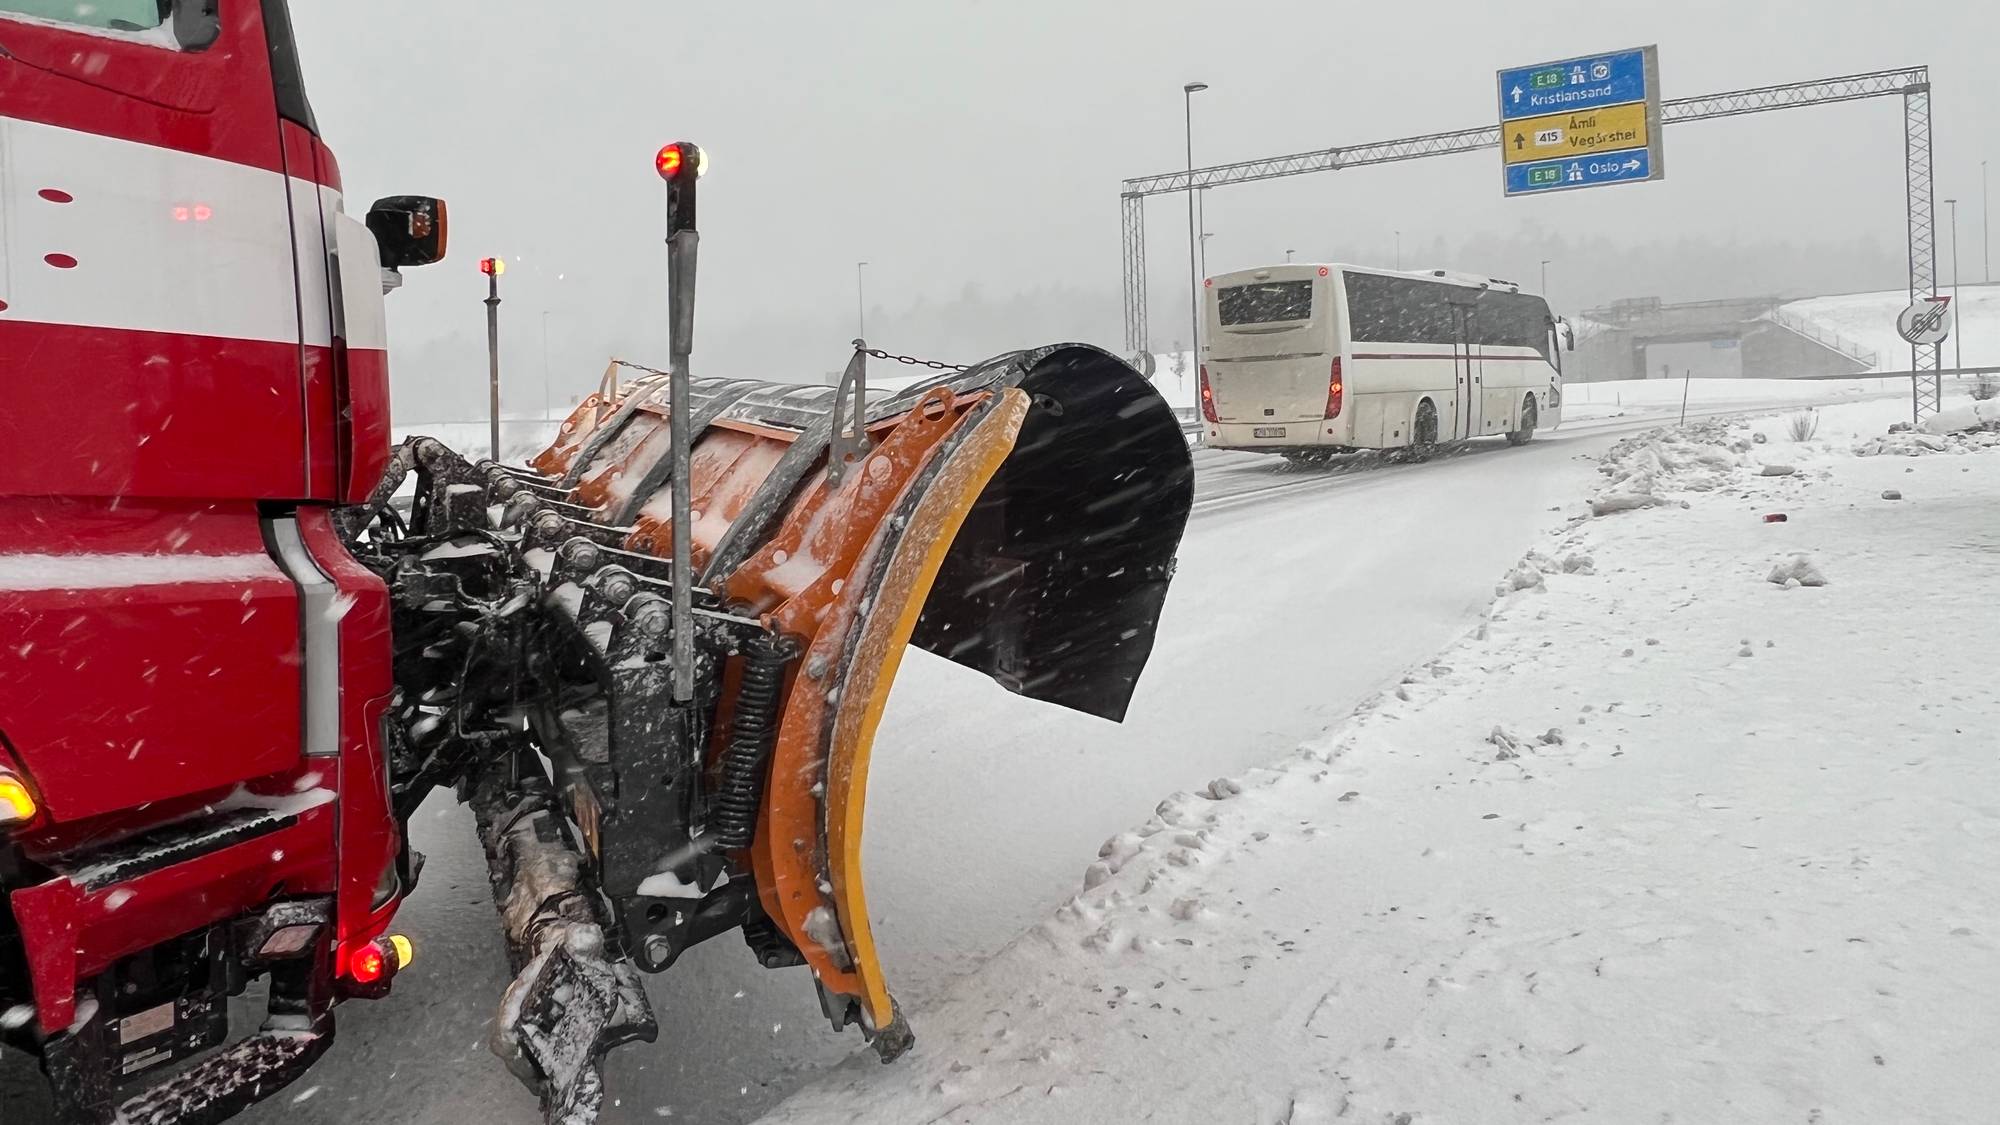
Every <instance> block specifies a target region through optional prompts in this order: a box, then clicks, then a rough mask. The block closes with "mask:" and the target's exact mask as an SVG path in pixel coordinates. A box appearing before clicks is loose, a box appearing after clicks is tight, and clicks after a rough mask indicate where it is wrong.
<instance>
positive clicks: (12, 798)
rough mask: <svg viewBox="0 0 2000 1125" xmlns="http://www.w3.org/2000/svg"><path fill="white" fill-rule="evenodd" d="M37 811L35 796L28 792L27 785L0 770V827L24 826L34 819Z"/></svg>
mask: <svg viewBox="0 0 2000 1125" xmlns="http://www.w3.org/2000/svg"><path fill="white" fill-rule="evenodd" d="M39 811H40V810H39V809H38V808H37V807H36V805H35V795H34V794H33V793H30V792H28V785H27V783H26V782H24V781H22V780H21V779H20V778H18V777H15V776H14V775H13V774H12V773H9V772H8V771H6V770H0V827H5V826H7V825H10V824H26V823H28V822H29V821H31V820H33V819H35V814H36V813H37V812H39Z"/></svg>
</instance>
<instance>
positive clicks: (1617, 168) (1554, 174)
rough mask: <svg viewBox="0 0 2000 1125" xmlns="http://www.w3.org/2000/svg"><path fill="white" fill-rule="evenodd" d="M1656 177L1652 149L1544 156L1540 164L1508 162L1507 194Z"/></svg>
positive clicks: (1595, 185)
mask: <svg viewBox="0 0 2000 1125" xmlns="http://www.w3.org/2000/svg"><path fill="white" fill-rule="evenodd" d="M1652 178H1653V154H1652V151H1651V150H1649V149H1643V148H1631V149H1624V150H1622V151H1619V152H1600V153H1598V154H1597V155H1595V156H1579V157H1575V158H1573V159H1567V160H1544V161H1542V162H1541V163H1539V164H1511V165H1508V167H1507V194H1508V195H1532V194H1534V193H1537V192H1544V191H1567V190H1569V189H1571V188H1586V187H1601V186H1603V185H1605V184H1616V183H1623V182H1625V181H1627V180H1650V179H1652Z"/></svg>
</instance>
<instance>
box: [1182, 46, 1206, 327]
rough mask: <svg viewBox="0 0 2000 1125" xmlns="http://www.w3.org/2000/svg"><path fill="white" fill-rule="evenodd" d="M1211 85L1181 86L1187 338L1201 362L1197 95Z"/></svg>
mask: <svg viewBox="0 0 2000 1125" xmlns="http://www.w3.org/2000/svg"><path fill="white" fill-rule="evenodd" d="M1206 89H1208V83H1206V82H1190V83H1188V84H1187V85H1185V86H1182V87H1181V104H1182V109H1183V110H1184V113H1183V119H1184V120H1185V122H1186V125H1187V167H1188V190H1187V205H1188V273H1189V274H1191V275H1192V276H1190V277H1189V278H1188V331H1189V333H1190V335H1189V336H1188V339H1190V340H1192V341H1194V342H1193V344H1191V345H1190V346H1191V347H1193V348H1194V361H1195V362H1196V363H1197V364H1199V363H1200V362H1201V266H1200V265H1199V264H1198V263H1197V262H1196V257H1197V256H1198V255H1199V254H1200V253H1201V238H1200V236H1199V235H1198V234H1197V233H1196V232H1197V230H1198V229H1199V228H1197V227H1196V226H1195V221H1194V96H1195V95H1196V94H1199V93H1201V92H1202V91H1203V90H1206Z"/></svg>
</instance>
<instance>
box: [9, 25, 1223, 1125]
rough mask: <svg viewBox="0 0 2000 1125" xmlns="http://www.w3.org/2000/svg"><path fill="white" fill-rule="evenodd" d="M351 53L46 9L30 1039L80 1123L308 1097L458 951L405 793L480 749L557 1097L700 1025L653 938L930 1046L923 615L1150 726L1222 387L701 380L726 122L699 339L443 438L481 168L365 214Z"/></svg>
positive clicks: (22, 793) (19, 102)
mask: <svg viewBox="0 0 2000 1125" xmlns="http://www.w3.org/2000/svg"><path fill="white" fill-rule="evenodd" d="M306 93H307V91H306V85H305V82H304V79H303V77H302V75H301V73H300V68H299V63H298V57H297V52H296V48H295V43H294V38H293V32H292V26H291V21H290V18H289V15H288V13H287V10H286V7H285V4H284V3H283V0H107V2H100V3H96V4H89V5H70V4H50V3H35V2H26V0H23V2H12V0H0V532H4V538H3V539H0V1044H4V1045H5V1046H6V1047H8V1048H14V1049H19V1050H23V1051H26V1052H29V1053H31V1054H33V1055H34V1056H36V1057H37V1058H38V1059H39V1061H40V1065H41V1069H42V1071H43V1073H44V1074H45V1075H46V1077H47V1080H48V1084H49V1088H50V1100H51V1103H52V1104H53V1106H54V1107H55V1114H56V1118H57V1120H58V1121H60V1122H62V1123H63V1125H104V1123H108V1122H113V1121H121V1122H130V1123H134V1125H165V1123H184V1122H210V1121H219V1120H223V1119H226V1118H228V1117H230V1116H232V1115H234V1114H236V1113H238V1112H239V1111H241V1110H242V1109H244V1108H245V1107H247V1106H249V1105H251V1104H253V1103H255V1102H257V1101H258V1100H260V1099H262V1098H264V1097H266V1096H269V1095H270V1094H272V1093H273V1092H274V1091H276V1090H279V1089H281V1088H283V1087H284V1086H285V1085H286V1084H287V1083H289V1082H291V1081H292V1080H294V1079H296V1078H297V1077H298V1076H299V1075H301V1074H302V1073H304V1072H305V1071H306V1070H307V1069H308V1068H310V1067H311V1066H312V1064H313V1062H314V1060H315V1059H317V1058H318V1057H319V1056H320V1055H321V1054H322V1053H323V1052H325V1051H326V1050H328V1049H329V1047H330V1046H331V1044H332V1041H333V1037H334V1027H335V1016H336V1014H337V1012H338V1010H339V1008H340V1006H341V1005H342V1004H345V1003H353V1002H362V1001H372V1000H378V999H381V998H383V997H386V996H387V995H388V994H389V993H390V991H391V989H392V988H393V986H394V983H395V980H396V978H397V975H398V974H399V973H401V972H416V971H422V970H421V969H420V968H416V967H415V966H414V957H415V946H414V944H413V942H412V940H411V938H410V937H409V936H406V935H403V934H401V933H400V932H398V931H397V930H396V927H395V919H396V913H397V909H398V906H399V904H400V903H402V902H403V901H404V899H405V898H406V897H407V896H408V895H410V894H411V893H412V892H413V891H414V890H415V888H416V887H417V886H418V883H419V879H420V876H421V873H422V866H423V864H422V857H421V856H420V855H419V854H417V853H416V852H414V851H413V850H412V849H411V848H410V847H409V845H408V838H407V835H406V832H405V825H406V823H407V821H408V818H409V817H410V815H411V814H412V812H413V811H414V810H415V809H416V807H417V806H418V804H419V803H420V802H421V801H423V800H424V799H425V797H426V796H427V795H429V794H431V793H432V792H433V791H435V790H438V789H440V788H445V789H449V790H451V791H453V792H454V793H455V794H456V795H457V797H458V798H459V799H460V800H462V801H464V802H465V803H466V804H467V805H469V806H470V808H471V811H472V813H473V817H472V819H473V821H474V823H475V824H476V830H477V832H478V834H479V840H480V843H481V844H482V846H483V848H484V850H485V853H486V856H487V859H488V861H489V865H490V873H491V881H492V889H493V895H494V900H495V905H496V908H497V913H498V916H499V922H500V925H501V927H502V929H503V931H504V933H505V936H506V939H507V947H508V949H509V952H510V955H511V958H512V962H513V964H512V969H513V971H514V974H515V976H514V980H513V982H512V985H511V986H510V987H509V988H508V989H507V991H506V993H505V995H503V996H499V997H495V998H494V1005H495V1012H496V1029H497V1030H496V1032H495V1036H494V1039H495V1047H496V1051H497V1052H498V1053H499V1055H500V1056H501V1060H502V1061H501V1063H498V1064H496V1065H504V1066H505V1067H506V1068H507V1069H509V1070H511V1071H512V1072H513V1073H515V1074H516V1075H517V1076H518V1077H520V1078H521V1079H522V1080H523V1081H524V1082H525V1084H526V1085H527V1087H528V1088H529V1090H530V1091H532V1093H533V1096H535V1097H537V1098H539V1100H540V1104H541V1107H542V1111H543V1113H544V1115H545V1117H546V1118H547V1120H549V1121H551V1122H565V1123H571V1122H588V1121H589V1120H591V1119H592V1118H593V1117H594V1116H595V1114H596V1112H597V1110H598V1106H599V1102H600V1099H601V1097H602V1093H601V1080H600V1067H601V1064H602V1060H603V1058H604V1055H605V1052H606V1051H608V1050H609V1049H610V1048H612V1047H615V1046H617V1045H619V1044H622V1043H627V1042H631V1041H634V1040H640V1041H654V1040H656V1039H657V1038H659V1037H660V1036H662V1035H665V1036H666V1037H667V1038H668V1039H669V1040H671V1038H672V1037H673V1036H674V1035H675V1034H676V1029H675V1028H674V1027H673V1025H672V1024H671V1023H669V1024H668V1025H667V1026H665V1027H662V1026H661V1021H660V1020H659V1019H658V1018H657V1017H656V1015H655V1013H654V1011H653V1010H652V1007H651V1005H650V1004H649V1002H648V999H647V993H646V990H645V988H644V987H643V983H642V981H643V976H642V974H644V973H651V972H660V971H663V970H666V969H668V968H670V967H671V966H673V965H674V963H675V962H676V960H677V959H678V958H679V957H680V956H681V954H682V953H683V952H685V951H686V950H687V949H688V948H690V947H691V946H693V945H695V944H697V943H699V942H703V941H706V940H709V939H711V938H715V937H718V936H723V935H732V934H733V935H738V936H739V937H740V940H741V941H742V942H743V943H744V944H745V945H746V947H747V950H748V954H749V955H750V956H753V957H755V958H756V959H757V960H758V961H759V962H760V963H761V964H762V965H764V966H766V967H769V968H772V969H782V968H786V967H796V968H795V969H794V971H796V972H797V973H798V974H799V976H800V977H801V979H802V981H806V980H809V981H810V983H811V986H812V988H813V989H814V990H815V991H816V992H817V1001H818V1004H819V1006H820V1008H821V1010H822V1011H823V1013H824V1014H825V1016H826V1017H827V1019H828V1020H829V1021H830V1022H831V1024H832V1025H833V1027H834V1029H836V1030H839V1029H841V1028H845V1027H850V1026H852V1027H856V1028H858V1030H859V1032H860V1034H861V1035H862V1036H864V1037H866V1039H867V1041H868V1042H869V1043H870V1044H872V1046H873V1047H874V1049H875V1050H876V1051H878V1052H879V1053H880V1054H881V1055H882V1057H883V1058H884V1059H885V1060H887V1059H891V1058H893V1057H895V1056H896V1055H897V1054H899V1053H900V1052H902V1051H904V1050H905V1049H907V1048H908V1047H909V1045H910V1044H911V1042H912V1035H911V1030H910V1028H909V1025H908V1023H907V1022H906V1020H905V1019H904V1016H903V1013H902V1012H901V1011H900V1010H899V1009H898V1008H897V1005H896V1001H895V999H894V996H893V994H892V993H891V991H890V987H889V981H888V979H887V976H886V975H885V973H884V970H883V966H882V965H881V964H880V962H879V959H878V957H877V953H876V948H875V943H874V940H873V936H872V934H871V931H870V927H869V914H868V906H867V899H866V897H865V892H864V884H863V879H862V872H861V870H860V842H861V832H862V828H863V825H864V803H865V797H866V791H867V778H868V767H869V759H870V752H871V746H872V743H873V739H874V734H875V730H876V726H877V723H878V722H879V720H880V718H881V716H882V713H883V708H884V706H885V702H886V699H887V696H888V692H889V688H890V685H891V682H892V681H893V679H894V677H895V673H896V669H897V666H898V662H899V660H900V658H901V654H902V653H903V651H904V647H905V646H906V645H910V644H914V645H918V646H921V647H923V648H925V649H927V650H929V651H932V652H934V653H937V654H939V655H941V656H943V657H945V658H947V659H950V660H952V661H955V662H957V663H959V664H962V665H965V666H967V667H969V668H972V669H976V670H977V671H979V672H981V673H984V674H986V675H989V676H991V677H993V678H994V679H996V680H998V681H999V682H1000V683H1002V684H1003V685H1004V686H1006V687H1007V688H1009V689H1010V690H1012V691H1014V692H1016V693H1018V694H1020V695H1023V696H1027V697H1030V698H1033V699H1037V700H1042V701H1046V702H1049V703H1054V704H1057V705H1061V706H1065V707H1069V708H1074V709H1076V710H1079V711H1083V712H1087V713H1090V714H1093V715H1098V716H1102V717H1104V718H1106V719H1110V720H1117V719H1120V718H1122V717H1123V714H1124V711H1125V708H1126V707H1127V705H1128V703H1129V701H1130V698H1131V695H1132V692H1133V689H1134V685H1135V683H1136V681H1137V678H1138V676H1139V675H1140V672H1141V670H1142V669H1143V667H1144V666H1145V663H1146V660H1147V657H1148V654H1149V650H1150V648H1151V645H1152V641H1153V634H1154V628H1155V623H1156V620H1157V617H1158V613H1159V609H1160V606H1161V604H1162V601H1163V599H1164V597H1165V595H1166V590H1167V586H1168V583H1169V581H1170V579H1171V577H1172V573H1173V566H1174V556H1175V552H1176V551H1177V549H1178V545H1179V541H1180V536H1181V533H1182V530H1183V528H1184V526H1185V523H1186V520H1187V516H1188V510H1189V505H1190V502H1191V498H1192V469H1191V466H1190V463H1189V457H1188V451H1187V446H1186V443H1185V441H1184V439H1183V437H1182V434H1181V431H1180V427H1179V424H1178V423H1177V421H1176V420H1175V417H1174V415H1173V412H1172V411H1171V410H1170V409H1169V408H1168V406H1167V405H1166V404H1165V402H1164V401H1162V400H1161V398H1160V397H1159V395H1158V394H1157V393H1156V392H1155V391H1154V390H1153V388H1152V387H1151V386H1150V385H1149V384H1148V383H1147V382H1146V381H1145V380H1144V379H1143V378H1142V377H1141V376H1140V375H1139V374H1138V373H1136V372H1135V371H1134V370H1132V368H1131V367H1129V366H1128V365H1126V364H1125V363H1124V362H1122V361H1120V360H1119V359H1117V358H1116V357H1114V356H1112V355H1110V354H1108V353H1105V352H1103V351H1099V350H1098V349H1095V348H1092V347H1088V346H1083V345H1056V346H1050V347H1041V348H1035V349H1032V350H1026V351H1019V352H1011V353H1007V354H1004V355H1000V356H997V357H995V358H993V359H991V360H988V361H986V362H983V363H978V364H973V365H970V366H968V367H964V368H950V369H944V370H941V371H940V372H939V373H938V374H937V376H936V377H935V378H932V379H930V380H928V381H926V382H922V383H919V384H918V385H915V386H912V387H909V388H907V389H904V390H900V391H897V392H894V393H882V392H879V391H876V390H872V389H870V388H869V387H868V386H867V379H866V361H867V358H868V354H869V353H868V351H867V350H866V349H865V347H864V346H863V345H862V344H861V343H860V342H859V341H856V342H855V344H854V348H853V353H852V359H851V360H850V363H849V369H848V373H847V375H846V377H844V378H843V379H842V381H841V385H840V386H838V387H823V386H807V385H800V384H791V383H780V382H767V381H760V380H750V379H728V378H713V377H697V376H695V375H694V374H693V372H692V370H691V366H690V355H691V341H692V329H693V294H694V262H695V255H694V249H695V244H696V234H697V228H696V223H695V191H696V187H695V176H696V175H698V173H699V171H700V168H701V164H702V161H701V160H700V158H699V150H698V149H696V148H695V147H694V146H692V145H685V146H680V145H675V146H668V149H664V150H662V151H661V153H660V156H659V161H658V168H657V170H658V172H659V173H660V175H662V176H663V177H664V178H665V179H666V182H667V184H666V190H667V192H668V197H669V207H668V212H669V215H670V223H669V234H670V239H669V245H670V272H669V277H670V287H671V296H672V304H671V314H670V320H671V323H672V331H671V336H672V339H673V341H674V343H673V344H672V346H671V348H670V352H671V354H670V357H669V361H668V366H667V367H665V368H663V369H650V368H645V369H641V371H642V377H640V378H637V379H633V380H631V381H623V380H613V381H609V382H607V383H606V384H603V385H601V387H600V392H599V393H597V394H594V395H592V396H590V397H589V398H587V399H585V400H584V401H583V402H581V403H580V404H579V405H578V406H577V407H576V409H575V411H574V412H573V413H572V414H571V415H570V416H569V417H568V418H567V420H565V421H564V422H562V423H561V425H560V428H559V431H558V432H557V433H556V436H555V438H554V440H553V441H552V443H551V444H550V445H549V446H548V448H547V449H545V450H543V451H542V452H541V453H539V454H538V455H537V456H535V457H533V458H531V459H529V460H528V461H527V462H526V463H525V464H501V463H498V462H496V461H492V460H479V459H475V458H472V457H469V456H467V455H465V454H462V453H460V452H458V451H455V450H453V449H451V448H449V447H447V446H446V445H444V444H443V443H441V442H438V441H435V440H431V439H427V438H414V439H412V440H409V441H406V442H404V443H402V444H400V445H395V444H393V443H392V440H391V431H390V424H389V384H388V379H389V363H388V349H387V338H386V321H385V294H386V293H387V292H389V291H390V290H392V289H393V288H394V287H395V285H396V284H398V283H400V281H401V277H402V272H401V271H403V270H407V269H410V268H413V267H418V266H423V265H426V264H429V263H432V262H435V261H438V260H439V259H440V258H442V257H443V255H444V253H445V248H446V240H447V231H448V218H447V212H446V208H445V205H444V203H443V202H442V201H440V200H437V199H434V198H430V197H425V196H417V195H399V196H390V197H387V198H384V199H381V200H379V201H378V202H377V203H375V204H374V205H373V206H372V207H371V208H369V209H368V210H367V211H366V212H365V216H364V218H362V219H360V220H357V219H355V218H352V217H350V216H349V215H348V214H347V212H346V208H345V206H344V202H343V198H342V190H341V177H340V172H339V167H338V165H337V163H336V162H335V160H334V156H333V153H332V151H331V150H330V149H329V148H328V147H327V146H326V144H325V143H324V142H323V141H322V139H321V137H320V135H319V131H318V128H317V126H316V125H315V123H314V118H313V113H312V108H311V105H310V102H309V101H308V99H307V96H306ZM669 150H671V151H669ZM649 233H650V232H649ZM634 243H635V245H648V246H650V245H657V243H654V242H653V241H652V239H651V238H650V237H649V238H644V239H639V238H635V240H634ZM417 936H418V937H421V935H417ZM253 988H254V989H255V990H256V991H255V992H252V993H251V995H263V996H266V997H268V999H267V1002H266V1012H265V1015H264V1016H263V1018H262V1019H261V1021H259V1022H257V1024H256V1026H238V1027H232V1026H231V1025H230V1006H229V1004H228V1003H227V1001H228V1000H229V998H230V997H232V996H239V995H242V994H244V993H245V992H246V990H251V989H253Z"/></svg>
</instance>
